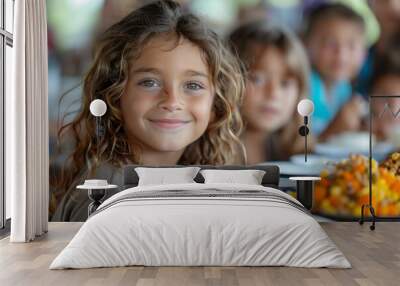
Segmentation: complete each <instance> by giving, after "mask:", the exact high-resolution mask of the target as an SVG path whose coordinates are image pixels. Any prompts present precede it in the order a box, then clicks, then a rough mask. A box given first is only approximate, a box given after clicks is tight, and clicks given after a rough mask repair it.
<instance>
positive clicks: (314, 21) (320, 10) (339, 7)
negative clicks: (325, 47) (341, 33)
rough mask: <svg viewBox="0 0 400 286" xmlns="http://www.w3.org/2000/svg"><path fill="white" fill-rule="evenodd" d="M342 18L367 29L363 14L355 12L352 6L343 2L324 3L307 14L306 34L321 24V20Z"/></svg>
mask: <svg viewBox="0 0 400 286" xmlns="http://www.w3.org/2000/svg"><path fill="white" fill-rule="evenodd" d="M332 18H333V19H340V20H345V21H349V22H352V23H354V24H355V25H358V26H359V27H360V28H361V29H362V30H365V22H364V19H363V17H362V16H361V15H359V14H358V13H357V12H355V11H354V10H353V9H352V8H350V7H348V6H346V5H344V4H341V3H322V4H320V5H317V6H315V7H314V8H312V9H311V10H310V11H308V12H307V13H306V15H305V19H306V20H305V27H304V30H305V31H304V32H305V35H306V36H308V35H310V33H311V32H312V31H313V29H314V28H315V27H316V26H318V25H319V23H320V22H321V21H326V20H327V19H332Z"/></svg>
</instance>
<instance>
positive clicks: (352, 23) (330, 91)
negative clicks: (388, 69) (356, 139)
mask: <svg viewBox="0 0 400 286" xmlns="http://www.w3.org/2000/svg"><path fill="white" fill-rule="evenodd" d="M305 36H306V39H305V40H306V46H307V49H308V52H309V57H310V62H311V65H312V68H313V70H312V73H311V78H310V88H311V99H312V100H313V101H314V104H315V111H314V114H313V120H312V130H313V132H314V134H315V135H316V136H318V137H319V138H320V139H321V140H325V139H327V138H328V137H330V136H332V135H335V134H338V133H341V132H345V131H357V130H359V129H360V127H361V123H362V117H363V109H364V100H363V99H362V98H361V97H360V96H353V94H352V93H353V92H352V84H351V81H352V79H353V78H354V77H355V75H356V74H357V73H358V71H359V69H360V66H361V64H362V62H363V60H364V56H365V52H366V44H365V43H366V40H365V24H364V20H363V18H362V17H361V16H360V15H358V14H357V13H356V12H354V11H353V10H352V9H351V8H349V7H347V6H345V5H343V4H338V3H327V4H322V5H319V6H317V7H316V8H314V9H313V10H312V11H311V13H310V14H309V17H308V25H307V29H306V35H305Z"/></svg>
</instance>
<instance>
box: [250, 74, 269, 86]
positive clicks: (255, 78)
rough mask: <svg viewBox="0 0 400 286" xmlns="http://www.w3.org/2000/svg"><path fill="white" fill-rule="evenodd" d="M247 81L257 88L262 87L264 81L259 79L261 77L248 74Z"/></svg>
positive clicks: (261, 78)
mask: <svg viewBox="0 0 400 286" xmlns="http://www.w3.org/2000/svg"><path fill="white" fill-rule="evenodd" d="M249 80H250V81H251V82H252V83H253V84H255V85H258V86H260V85H263V84H264V82H265V81H266V79H265V78H263V77H261V76H260V75H258V74H250V75H249Z"/></svg>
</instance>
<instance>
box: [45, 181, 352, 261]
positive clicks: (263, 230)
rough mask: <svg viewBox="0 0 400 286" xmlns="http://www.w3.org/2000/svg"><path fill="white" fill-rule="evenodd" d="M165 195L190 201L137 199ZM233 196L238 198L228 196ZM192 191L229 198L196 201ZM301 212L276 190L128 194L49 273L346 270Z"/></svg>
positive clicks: (210, 188)
mask: <svg viewBox="0 0 400 286" xmlns="http://www.w3.org/2000/svg"><path fill="white" fill-rule="evenodd" d="M169 190H180V191H181V192H182V194H183V193H184V192H185V191H188V192H189V195H185V196H184V195H179V194H178V195H175V196H173V197H156V198H154V197H149V198H146V197H140V196H141V195H144V196H146V194H147V193H151V194H155V193H157V192H159V194H163V192H166V191H169ZM243 190H244V191H246V190H248V191H250V190H253V191H262V192H263V193H261V196H260V197H252V196H251V192H249V196H248V197H246V196H247V194H246V193H245V194H246V195H243V194H242V192H240V191H243ZM145 191H146V192H145ZM232 191H234V192H237V194H239V193H240V194H242V195H241V196H240V197H238V196H236V195H235V194H233V195H229V193H230V192H232ZM138 192H140V193H138ZM190 192H197V193H200V194H206V193H214V194H215V193H216V192H222V193H223V192H226V193H227V194H228V195H227V196H226V197H219V196H218V195H217V196H214V197H209V196H201V197H196V196H190ZM264 192H265V193H264ZM222 193H221V194H222ZM164 194H165V193H164ZM218 194H219V193H218ZM264 194H265V196H266V198H264V197H263V196H264ZM132 196H133V198H131V197H132ZM135 196H139V197H135ZM124 198H125V199H124ZM299 205H300V203H299V202H297V201H296V200H295V199H293V198H292V197H290V196H289V195H287V194H285V193H283V192H281V191H279V190H276V189H272V188H267V187H262V186H254V185H238V184H236V185H232V184H197V183H192V184H178V185H177V184H175V185H165V186H140V187H135V188H131V189H127V190H125V191H123V192H120V193H118V194H116V195H114V196H112V197H111V198H109V199H108V200H106V201H105V202H104V203H103V204H102V205H101V206H100V207H99V209H98V211H97V212H96V214H94V215H93V216H91V217H90V218H89V219H88V220H87V221H86V222H85V223H84V224H83V226H82V227H81V229H80V230H79V232H78V233H77V234H76V235H75V237H74V238H73V239H72V241H71V242H70V243H69V244H68V245H67V247H65V249H64V250H63V251H62V252H61V253H60V254H59V255H58V256H57V257H56V259H55V260H54V261H53V262H52V264H51V265H50V269H63V268H91V267H113V266H127V265H145V266H189V265H190V266H194V265H219V266H241V265H247V266H270V265H271V266H294V267H332V268H350V267H351V266H350V263H349V262H348V261H347V259H346V258H345V257H344V255H343V254H342V252H341V251H340V250H338V249H337V247H336V245H335V244H334V243H333V242H332V241H331V240H330V239H329V237H328V236H327V234H326V233H325V232H324V230H323V229H322V228H321V227H320V225H319V224H318V223H317V222H316V221H315V220H314V219H313V218H312V216H310V215H309V214H308V213H307V212H306V211H303V210H302V208H301V207H299Z"/></svg>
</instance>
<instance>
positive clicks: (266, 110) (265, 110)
mask: <svg viewBox="0 0 400 286" xmlns="http://www.w3.org/2000/svg"><path fill="white" fill-rule="evenodd" d="M260 111H261V112H262V113H267V114H277V113H279V109H277V108H274V107H269V106H265V107H261V108H260Z"/></svg>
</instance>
